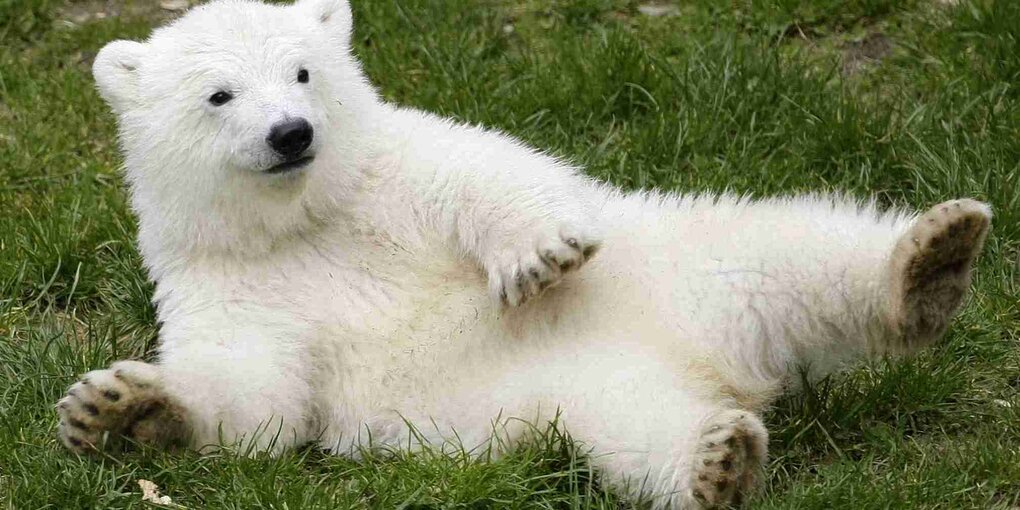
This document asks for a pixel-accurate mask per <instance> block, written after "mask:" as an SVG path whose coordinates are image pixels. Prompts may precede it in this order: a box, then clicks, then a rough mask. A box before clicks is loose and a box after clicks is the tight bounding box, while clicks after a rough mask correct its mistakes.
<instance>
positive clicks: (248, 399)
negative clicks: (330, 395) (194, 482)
mask: <svg viewBox="0 0 1020 510" xmlns="http://www.w3.org/2000/svg"><path fill="white" fill-rule="evenodd" d="M166 347H167V346H166V345H164V350H163V352H162V353H161V354H160V358H161V359H160V361H159V363H158V364H149V363H142V362H138V361H119V362H117V363H114V364H113V365H112V366H111V367H110V368H109V369H106V370H96V371H93V372H89V373H88V374H86V375H85V376H84V377H83V378H82V380H81V381H79V382H77V383H75V384H74V385H73V386H71V388H70V389H69V390H68V393H67V395H66V396H65V397H64V398H63V399H62V400H61V401H60V402H59V403H58V405H57V411H58V414H59V416H60V427H59V432H58V435H59V437H60V439H61V441H62V442H63V444H64V445H65V446H67V447H68V448H70V449H71V450H73V451H76V452H86V451H97V450H117V449H120V448H121V447H123V446H125V443H126V442H125V441H124V440H125V439H126V440H128V441H127V442H132V441H133V442H138V443H145V444H149V445H152V446H157V447H164V446H171V445H181V446H186V447H190V448H194V449H203V448H205V447H216V446H218V445H220V444H226V445H239V446H241V447H242V448H245V449H248V448H250V450H249V451H250V452H251V453H255V452H259V451H271V452H274V453H278V452H280V451H283V450H284V449H286V448H289V447H292V446H294V445H296V444H300V443H303V442H305V441H307V440H308V439H309V430H310V427H311V426H312V425H313V422H314V420H313V418H312V416H311V413H310V412H309V408H310V405H309V401H310V395H311V391H310V389H309V384H308V381H307V380H306V379H305V378H306V377H307V376H308V374H307V373H306V372H307V370H306V367H304V365H302V364H301V363H300V360H299V359H295V358H288V357H287V355H286V353H279V352H273V351H270V352H266V351H265V350H263V349H260V347H261V346H260V345H259V344H258V343H257V342H255V341H254V340H252V339H250V338H249V342H248V343H246V344H244V345H236V346H233V348H228V347H224V346H222V345H214V344H211V343H207V342H202V341H194V342H188V343H186V344H177V345H175V346H174V347H173V348H171V349H166Z"/></svg>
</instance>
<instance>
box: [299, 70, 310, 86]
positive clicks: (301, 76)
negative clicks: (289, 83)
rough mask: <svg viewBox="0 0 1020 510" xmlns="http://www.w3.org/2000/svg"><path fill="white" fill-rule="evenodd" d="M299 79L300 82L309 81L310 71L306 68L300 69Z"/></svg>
mask: <svg viewBox="0 0 1020 510" xmlns="http://www.w3.org/2000/svg"><path fill="white" fill-rule="evenodd" d="M297 81H298V83H308V71H307V70H305V69H302V70H300V71H298V72H297Z"/></svg>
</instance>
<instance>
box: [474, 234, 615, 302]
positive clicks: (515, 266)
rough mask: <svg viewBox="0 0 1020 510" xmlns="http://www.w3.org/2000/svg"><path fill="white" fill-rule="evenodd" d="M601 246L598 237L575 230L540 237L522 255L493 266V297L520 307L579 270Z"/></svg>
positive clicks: (506, 255)
mask: <svg viewBox="0 0 1020 510" xmlns="http://www.w3.org/2000/svg"><path fill="white" fill-rule="evenodd" d="M600 246H601V240H600V239H598V238H597V236H595V235H593V234H591V233H582V232H580V231H577V230H575V229H567V228H562V229H560V230H559V232H558V233H554V234H549V235H544V236H540V238H539V240H538V241H537V242H534V243H532V244H530V245H529V246H526V247H523V248H522V249H521V250H519V251H514V250H510V251H507V252H505V253H503V254H501V255H500V256H499V257H497V260H496V262H494V263H493V264H491V265H490V270H489V284H490V287H491V289H492V293H493V295H494V297H496V298H498V299H499V300H500V301H501V302H502V303H504V304H506V305H509V306H517V305H520V304H522V303H524V302H525V301H527V300H529V299H531V298H533V297H535V296H537V295H539V294H541V293H542V292H543V291H544V290H546V289H548V288H550V287H553V286H555V285H556V284H558V283H559V282H560V280H561V279H562V278H563V276H564V275H565V274H567V273H569V272H571V271H576V270H577V269H579V268H580V267H581V266H582V265H584V263H586V262H588V261H589V260H591V258H592V257H593V256H595V253H596V252H597V251H598V249H599V248H600Z"/></svg>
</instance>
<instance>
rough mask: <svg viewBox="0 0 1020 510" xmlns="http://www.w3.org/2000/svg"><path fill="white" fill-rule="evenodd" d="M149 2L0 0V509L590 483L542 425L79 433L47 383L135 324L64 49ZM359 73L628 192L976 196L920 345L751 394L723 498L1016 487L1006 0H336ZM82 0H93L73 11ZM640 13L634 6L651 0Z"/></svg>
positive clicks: (989, 497) (104, 122) (78, 64)
mask: <svg viewBox="0 0 1020 510" xmlns="http://www.w3.org/2000/svg"><path fill="white" fill-rule="evenodd" d="M152 4H156V2H155V1H154V0H152V1H149V0H145V1H143V0H136V1H135V2H131V1H130V0H129V1H128V2H127V3H126V4H125V3H124V2H122V1H117V0H104V1H99V0H90V1H88V2H77V3H74V4H64V3H62V2H61V1H57V0H0V505H2V506H3V507H5V508H11V509H29V508H44V507H46V508H60V509H63V508H137V507H142V506H144V505H147V504H148V503H143V502H142V499H141V491H140V489H139V487H138V485H137V480H139V479H146V480H152V481H154V482H156V483H157V484H158V485H159V486H160V488H161V490H162V492H163V493H164V494H166V495H169V496H170V497H171V498H173V501H174V502H175V503H177V504H180V505H183V506H184V507H187V508H192V509H195V508H219V507H229V508H252V507H257V506H266V507H273V508H292V509H296V508H346V507H351V506H353V507H374V508H396V507H401V508H403V507H414V508H439V507H442V508H452V507H469V508H494V507H495V508H503V507H507V508H589V507H591V508H595V507H597V508H616V507H618V506H619V505H621V502H620V500H619V498H618V497H617V496H616V495H614V494H612V493H609V492H606V491H604V490H603V489H602V488H600V487H599V486H598V483H597V479H596V478H595V477H594V476H593V475H592V473H591V471H590V469H589V468H588V465H587V462H586V460H585V456H584V451H585V450H584V445H579V444H574V443H572V442H571V441H570V439H569V437H565V436H563V435H561V434H560V433H558V432H557V431H555V430H552V431H550V432H549V433H547V434H545V436H544V437H542V438H541V439H539V440H536V441H535V443H534V444H533V445H531V446H530V447H528V448H525V449H522V450H520V451H518V452H516V453H514V454H512V455H510V456H508V457H503V458H501V459H500V460H498V461H494V462H481V461H478V460H474V459H472V458H469V457H468V456H466V455H465V454H464V453H463V452H458V451H457V450H456V449H453V450H452V453H451V448H449V445H448V446H447V448H446V450H447V453H446V454H443V453H442V452H440V451H439V450H440V449H441V448H440V446H439V445H437V447H436V449H435V450H434V451H426V452H424V453H420V454H415V455H406V454H398V455H387V454H386V453H385V452H366V457H365V458H364V459H362V460H361V461H359V462H355V461H352V460H348V459H344V458H336V457H330V456H325V455H323V454H321V453H320V452H318V451H316V450H314V449H305V450H302V451H298V452H294V453H292V454H288V455H284V456H282V457H279V458H261V457H256V458H249V457H247V456H245V455H243V452H240V453H238V452H227V451H224V452H221V453H219V454H216V455H207V456H198V455H195V454H182V453H164V452H153V451H148V452H146V451H143V452H137V453H131V454H128V455H124V456H118V457H108V458H78V457H75V456H73V455H70V454H68V453H67V452H65V451H64V450H63V449H62V448H61V447H60V446H59V445H58V443H57V442H56V440H55V432H56V416H55V413H54V412H53V408H52V406H53V404H54V402H55V401H56V400H57V399H58V398H59V397H60V396H61V395H62V393H63V391H64V390H65V389H66V387H67V386H68V385H69V384H70V383H71V382H73V381H74V380H75V378H76V376H77V375H80V374H82V373H83V372H85V371H87V370H89V369H92V368H99V367H105V366H106V365H107V364H108V363H109V362H111V361H113V360H116V359H121V358H128V357H138V358H144V357H145V356H147V355H149V354H150V353H151V352H152V350H153V347H154V344H155V342H156V334H157V329H158V328H157V325H156V324H155V321H154V317H155V314H154V310H153V308H152V306H151V305H150V304H149V297H150V295H151V292H152V287H151V285H150V284H149V283H148V282H147V279H146V275H145V272H144V270H143V269H142V268H141V264H140V260H139V256H138V253H137V251H136V249H135V247H134V243H133V240H134V229H135V223H134V218H133V217H132V215H131V213H130V211H129V208H128V206H127V202H126V195H125V189H124V184H123V181H122V178H121V174H120V172H119V170H118V167H119V165H120V162H121V160H120V156H119V155H118V152H117V149H116V144H115V126H114V119H113V117H112V115H111V114H110V113H109V112H108V111H107V108H106V107H105V105H104V104H103V103H102V101H101V100H100V99H99V97H98V95H97V94H96V92H95V90H94V87H93V82H92V78H91V74H90V71H89V66H90V63H91V60H92V58H93V56H94V55H95V53H96V51H98V49H99V48H100V47H101V46H102V45H103V44H104V43H105V42H107V41H110V40H113V39H116V38H141V37H144V36H145V35H146V34H147V33H148V30H149V29H150V28H151V27H152V26H153V24H158V23H160V22H162V21H164V20H166V19H168V18H169V17H170V16H171V14H168V13H166V12H164V11H162V10H161V9H159V8H158V7H154V6H153V5H152ZM354 7H355V11H356V43H357V48H358V50H357V51H358V53H359V55H360V56H361V58H362V59H363V60H364V61H365V63H366V68H367V70H368V74H369V75H370V76H371V77H372V79H373V80H374V81H375V82H376V83H377V84H378V85H379V86H380V87H381V88H382V90H383V91H384V94H385V95H386V96H387V97H388V98H390V99H392V100H394V101H398V102H401V103H405V104H411V105H415V106H418V107H421V108H425V109H429V110H433V111H436V112H439V113H441V114H444V115H449V116H453V117H456V118H459V119H462V120H464V121H467V122H472V123H482V124H486V125H489V126H493V127H498V128H501V129H503V130H506V131H508V132H510V133H513V134H515V135H516V136H519V137H521V138H523V139H525V140H527V141H528V142H530V143H532V144H534V145H536V146H538V147H542V148H545V149H548V150H549V151H551V152H553V153H555V154H557V155H560V156H563V157H565V158H568V159H570V160H572V161H574V162H576V163H578V164H582V165H584V166H585V167H586V169H587V171H588V172H589V173H590V174H591V175H594V176H596V177H599V178H602V179H606V180H609V181H611V182H613V183H616V184H618V185H620V186H623V187H625V188H629V189H637V188H651V187H658V188H661V189H666V190H675V191H681V192H701V193H712V192H721V191H725V190H730V191H734V192H737V193H742V194H749V195H752V196H767V195H773V194H783V193H794V192H806V191H839V192H844V193H848V194H851V195H854V196H861V197H864V196H877V197H878V199H879V201H880V202H881V203H883V204H888V205H894V204H895V205H909V206H913V207H925V206H927V205H931V204H933V203H936V202H940V201H942V200H945V199H948V198H952V197H974V198H978V199H981V200H986V201H989V202H990V203H991V204H992V205H993V207H994V209H995V212H996V219H995V226H994V231H993V233H992V235H991V237H990V238H989V241H988V245H987V249H986V251H985V253H984V255H983V256H982V258H981V259H980V261H979V263H978V269H977V272H976V275H975V281H974V292H973V294H972V296H971V297H970V298H969V299H968V302H967V305H966V309H965V310H964V311H963V312H962V313H961V315H960V317H959V319H958V320H957V322H956V323H955V326H954V327H953V328H952V330H951V331H950V332H949V334H948V335H947V337H946V338H945V340H944V341H943V342H942V343H941V344H940V345H938V346H937V347H935V348H934V349H932V350H930V351H928V352H926V353H925V354H923V355H922V356H920V357H917V358H915V359H912V360H907V361H883V362H877V363H874V364H872V365H869V366H864V367H860V368H858V369H855V370H853V371H851V372H848V373H845V374H841V375H838V376H834V377H831V378H829V379H827V380H825V381H822V382H821V383H819V384H815V385H813V386H811V387H809V388H808V389H807V390H806V391H804V392H803V393H801V394H799V395H794V396H790V397H787V398H785V399H783V400H782V401H780V402H778V403H777V405H776V406H774V408H773V409H771V410H770V411H769V413H768V414H767V421H768V423H769V426H770V429H771V431H772V439H771V445H770V449H771V460H770V462H769V464H768V466H767V468H766V469H767V477H766V486H765V488H764V490H763V491H761V493H760V494H758V495H757V496H756V497H755V498H753V500H752V501H751V502H750V504H749V505H748V506H749V507H751V508H791V509H792V508H797V509H801V508H818V509H826V508H903V509H914V508H953V509H955V508H981V509H986V508H1000V509H1014V508H1017V507H1018V506H1020V395H1018V389H1020V297H1018V296H1020V169H1018V164H1020V2H1017V1H1013V0H999V1H984V0H975V1H974V2H966V1H964V0H961V1H960V2H958V3H957V2H949V1H945V0H801V1H797V0H684V1H682V2H681V1H677V2H676V4H675V6H673V8H671V9H665V11H666V13H665V15H649V14H646V13H645V12H644V11H648V9H647V6H646V5H644V4H643V3H642V2H635V1H626V0H556V1H552V2H549V1H538V0H527V1H523V0H519V1H512V0H489V1H482V0H478V1H466V0H465V1H461V0H377V1H370V0H355V5H354ZM100 14H101V15H100ZM660 14H661V11H660Z"/></svg>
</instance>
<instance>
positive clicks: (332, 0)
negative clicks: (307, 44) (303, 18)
mask: <svg viewBox="0 0 1020 510" xmlns="http://www.w3.org/2000/svg"><path fill="white" fill-rule="evenodd" d="M296 5H297V7H298V8H299V9H301V10H303V11H305V12H306V13H309V14H310V15H311V16H312V17H313V18H314V19H315V21H316V22H318V23H321V24H322V26H323V27H325V29H326V30H327V31H328V32H330V33H331V35H332V37H333V38H334V39H338V40H339V41H340V42H341V43H343V44H346V43H348V42H349V41H350V39H351V27H352V25H353V21H352V18H353V16H352V15H351V6H350V4H348V3H347V0H300V1H299V2H298V3H297V4H296Z"/></svg>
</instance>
